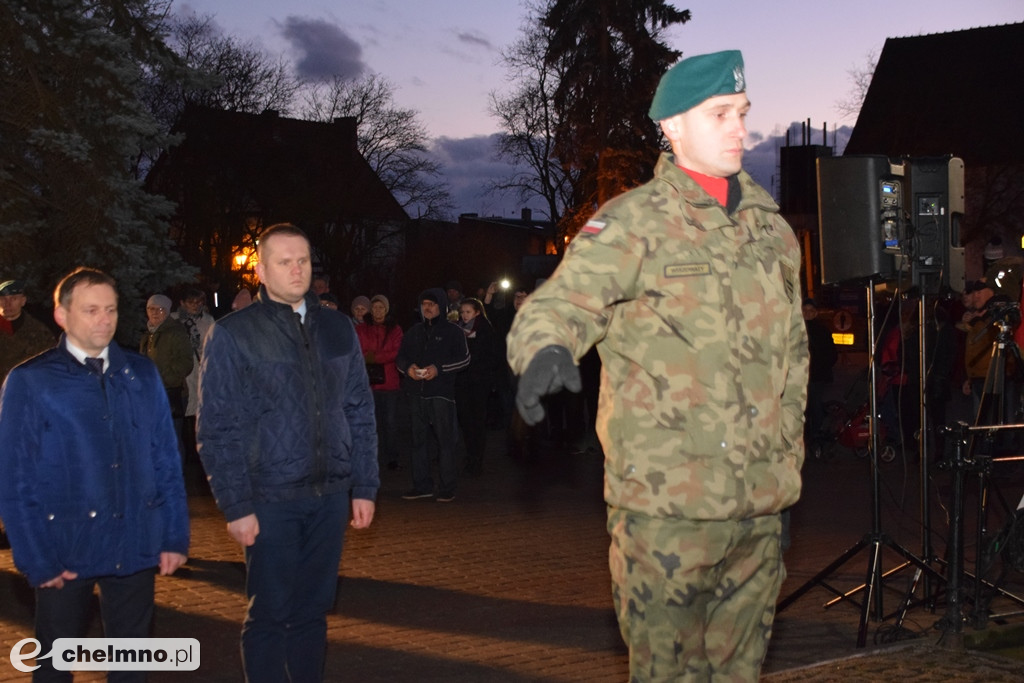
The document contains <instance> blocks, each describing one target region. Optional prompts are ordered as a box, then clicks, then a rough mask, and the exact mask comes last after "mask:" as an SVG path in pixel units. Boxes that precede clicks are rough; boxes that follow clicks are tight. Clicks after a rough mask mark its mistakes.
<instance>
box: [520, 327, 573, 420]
mask: <svg viewBox="0 0 1024 683" xmlns="http://www.w3.org/2000/svg"><path fill="white" fill-rule="evenodd" d="M562 389H568V390H569V391H571V392H573V393H576V394H578V393H579V392H580V390H581V389H583V382H582V380H580V369H579V368H577V367H576V364H575V363H573V361H572V354H571V353H570V352H569V349H567V348H565V347H564V346H557V345H554V344H553V345H551V346H545V347H544V348H543V349H541V350H540V351H538V352H537V355H536V356H534V357H533V360H531V361H530V364H529V365H528V366H527V367H526V372H524V373H523V375H522V377H520V378H519V390H518V391H516V407H517V408H518V409H519V414H520V415H522V416H523V421H524V422H526V424H528V425H535V424H537V423H538V422H540V421H541V420H543V419H544V406H543V405H541V402H540V399H541V398H542V397H544V396H547V395H549V394H557V393H558V392H559V391H561V390H562Z"/></svg>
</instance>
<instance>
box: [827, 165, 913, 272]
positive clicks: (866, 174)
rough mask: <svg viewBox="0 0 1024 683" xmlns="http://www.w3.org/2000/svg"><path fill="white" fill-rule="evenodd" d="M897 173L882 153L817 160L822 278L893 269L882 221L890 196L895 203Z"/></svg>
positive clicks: (888, 210)
mask: <svg viewBox="0 0 1024 683" xmlns="http://www.w3.org/2000/svg"><path fill="white" fill-rule="evenodd" d="M901 174H902V169H901V168H900V169H897V168H896V167H893V166H892V165H891V164H890V163H889V159H888V157H885V156H876V155H871V156H868V155H865V156H848V157H821V158H819V159H818V228H819V231H820V232H819V240H818V242H819V244H820V246H821V281H822V282H823V283H825V284H832V283H836V282H843V281H847V280H860V279H864V278H869V277H875V276H878V277H883V278H884V277H889V276H891V275H893V274H894V272H895V259H894V258H893V255H892V253H889V252H887V251H886V237H885V234H884V233H885V225H884V221H885V218H886V216H887V215H890V216H891V215H893V213H894V212H893V208H894V207H893V201H894V200H895V201H897V202H899V194H900V192H901V190H900V184H899V180H898V176H899V175H901ZM883 193H885V194H884V195H883ZM898 211H899V209H898V207H897V208H896V212H895V213H897V214H898ZM890 246H892V245H890Z"/></svg>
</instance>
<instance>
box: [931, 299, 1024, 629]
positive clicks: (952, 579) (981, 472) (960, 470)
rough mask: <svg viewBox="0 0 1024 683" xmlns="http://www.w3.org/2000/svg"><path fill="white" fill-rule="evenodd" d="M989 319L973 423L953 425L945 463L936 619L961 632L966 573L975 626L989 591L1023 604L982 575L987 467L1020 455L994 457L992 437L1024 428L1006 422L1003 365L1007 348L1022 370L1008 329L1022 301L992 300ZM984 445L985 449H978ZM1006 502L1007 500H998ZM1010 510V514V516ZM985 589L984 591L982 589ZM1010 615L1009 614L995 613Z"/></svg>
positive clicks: (981, 620) (987, 564)
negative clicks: (941, 604) (945, 510)
mask: <svg viewBox="0 0 1024 683" xmlns="http://www.w3.org/2000/svg"><path fill="white" fill-rule="evenodd" d="M987 319H988V320H989V321H991V322H993V323H994V324H996V325H998V328H999V332H998V334H997V335H996V338H995V339H994V340H993V342H992V355H991V357H990V360H989V366H988V371H987V372H986V375H985V383H984V387H983V389H982V393H981V400H980V402H979V407H978V413H977V415H976V417H975V424H974V426H973V427H969V426H967V425H966V424H964V423H960V425H959V427H958V430H957V437H956V441H955V444H956V447H955V448H954V450H953V456H952V458H951V460H950V461H949V462H948V463H944V464H945V466H946V468H947V469H949V470H951V472H952V474H953V502H952V509H951V512H952V516H951V520H950V526H951V535H950V545H949V553H948V562H949V566H948V568H947V576H948V584H947V590H948V598H947V610H946V615H945V617H944V618H943V619H942V620H941V621H940V622H939V625H940V627H942V628H943V629H944V630H947V631H950V630H952V631H953V632H955V633H959V632H960V631H961V630H962V627H963V622H964V614H963V607H962V600H961V586H962V582H963V578H964V577H965V576H966V577H969V578H971V579H972V580H973V582H974V594H973V601H972V604H973V609H972V611H971V614H970V622H971V623H972V624H973V626H974V627H975V628H983V627H984V626H985V625H986V623H987V621H988V619H989V618H990V616H992V615H990V614H989V611H988V608H989V605H990V600H991V596H992V595H993V593H999V594H1000V595H1002V596H1003V597H1006V598H1009V599H1010V600H1011V601H1013V602H1014V603H1016V604H1018V605H1024V598H1021V597H1019V596H1017V595H1014V594H1013V593H1010V592H1009V591H1006V590H1004V589H1003V588H1001V587H999V586H998V585H995V584H992V583H991V582H989V581H987V580H985V574H986V573H987V572H988V570H989V569H990V568H991V565H992V561H993V559H994V558H993V557H992V556H991V555H990V554H989V550H990V548H989V547H988V543H987V541H986V539H987V535H988V529H987V526H988V512H989V508H988V501H989V492H990V489H991V472H992V466H993V464H995V463H997V462H1009V461H1019V460H1024V457H1022V456H1010V457H1002V458H1001V457H996V456H995V455H993V450H994V444H995V442H996V441H997V440H998V439H1000V438H1001V437H1003V436H1005V435H1012V434H1013V433H1014V432H1015V431H1017V430H1020V429H1022V428H1024V424H1007V423H1006V418H1007V413H1006V408H1007V407H1008V404H1007V401H1006V398H1007V392H1006V368H1007V364H1006V361H1007V354H1008V353H1009V354H1010V356H1011V358H1013V359H1014V360H1015V362H1016V364H1015V372H1016V373H1017V374H1019V373H1020V371H1021V369H1022V367H1024V366H1022V364H1021V356H1020V350H1019V349H1018V348H1017V345H1016V343H1014V341H1013V334H1012V330H1013V328H1014V327H1016V326H1017V325H1018V324H1020V306H1019V304H1016V303H1013V304H1010V303H999V304H997V305H996V306H993V307H992V309H991V311H990V313H989V316H988V317H987ZM980 450H984V451H986V452H984V453H979V452H978V451H980ZM968 473H974V474H976V475H977V485H978V488H977V491H978V509H977V556H976V559H975V572H974V575H971V574H970V573H969V572H967V571H966V570H965V569H964V552H963V536H964V530H963V527H964V514H963V513H964V494H965V487H964V478H965V475H966V474H968ZM1002 502H1003V505H1004V507H1008V506H1007V505H1006V502H1005V500H1003V501H1002ZM1012 521H1013V515H1012V514H1011V522H1012ZM986 589H988V592H986ZM998 616H1009V615H998Z"/></svg>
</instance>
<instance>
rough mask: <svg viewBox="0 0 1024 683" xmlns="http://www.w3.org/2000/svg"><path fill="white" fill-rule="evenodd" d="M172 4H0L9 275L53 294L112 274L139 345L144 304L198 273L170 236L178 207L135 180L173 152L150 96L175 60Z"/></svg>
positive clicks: (0, 256) (0, 220)
mask: <svg viewBox="0 0 1024 683" xmlns="http://www.w3.org/2000/svg"><path fill="white" fill-rule="evenodd" d="M169 4H170V3H169V2H160V1H155V0H93V1H92V2H85V1H83V0H0V97H2V100H3V102H4V107H3V114H2V115H0V243H2V244H3V245H4V248H3V249H2V250H0V274H2V277H3V278H4V279H7V278H12V277H17V278H23V279H25V280H27V281H28V282H29V283H31V288H32V291H33V293H34V294H35V295H37V296H45V294H46V293H48V291H49V290H52V287H53V286H54V285H55V284H56V282H57V280H58V279H59V278H60V277H61V276H63V275H64V274H66V273H67V272H68V271H70V270H71V269H72V268H74V267H76V266H79V265H88V266H92V267H96V268H100V269H102V270H104V271H106V272H108V273H110V274H111V275H112V276H113V277H115V278H116V279H117V281H118V286H119V288H120V294H121V312H122V322H121V325H120V328H119V339H123V340H127V341H129V342H130V340H131V339H132V338H133V337H134V336H135V334H136V330H135V329H134V328H135V327H138V326H140V325H141V323H142V315H143V310H142V300H143V299H144V297H145V296H147V295H148V294H150V293H152V292H158V291H164V290H165V289H167V288H168V287H169V286H171V285H174V284H177V283H180V282H183V281H187V280H190V279H191V278H192V277H193V275H194V270H193V269H191V268H190V267H188V266H186V265H185V263H184V262H183V261H182V260H181V258H180V257H179V256H178V254H177V253H176V252H175V251H174V250H173V248H172V244H171V242H170V240H169V238H168V224H167V222H166V218H167V216H168V215H169V213H170V211H171V209H172V206H171V205H170V203H169V202H168V201H166V200H165V199H163V198H160V197H156V196H153V195H151V194H148V193H147V192H145V191H144V190H143V188H142V184H141V182H140V180H139V179H138V177H137V173H136V170H137V169H136V164H137V160H138V159H139V158H140V156H141V155H142V154H143V152H144V151H145V150H147V149H149V148H151V147H153V146H155V145H159V144H161V142H162V140H161V139H160V135H159V129H160V128H159V126H158V125H157V123H156V121H155V120H154V118H153V116H152V115H151V114H150V112H149V111H148V110H147V108H146V107H145V106H144V105H143V104H142V102H141V100H140V97H139V90H140V85H141V83H142V80H143V77H144V75H145V74H146V73H147V71H149V70H152V69H154V68H156V67H157V65H159V64H160V63H161V62H163V61H165V60H166V59H167V58H168V54H169V53H168V52H167V51H166V49H165V48H164V46H163V44H162V42H161V40H160V37H159V35H158V33H157V31H156V27H157V26H158V25H159V21H160V19H161V17H162V15H163V14H164V13H165V12H166V10H167V8H168V6H169ZM37 300H39V299H37Z"/></svg>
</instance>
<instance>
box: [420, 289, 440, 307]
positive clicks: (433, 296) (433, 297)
mask: <svg viewBox="0 0 1024 683" xmlns="http://www.w3.org/2000/svg"><path fill="white" fill-rule="evenodd" d="M420 301H433V302H434V303H435V304H439V303H441V302H440V301H438V300H437V292H436V291H434V290H433V289H428V290H427V291H425V292H423V293H422V294H420Z"/></svg>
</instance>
